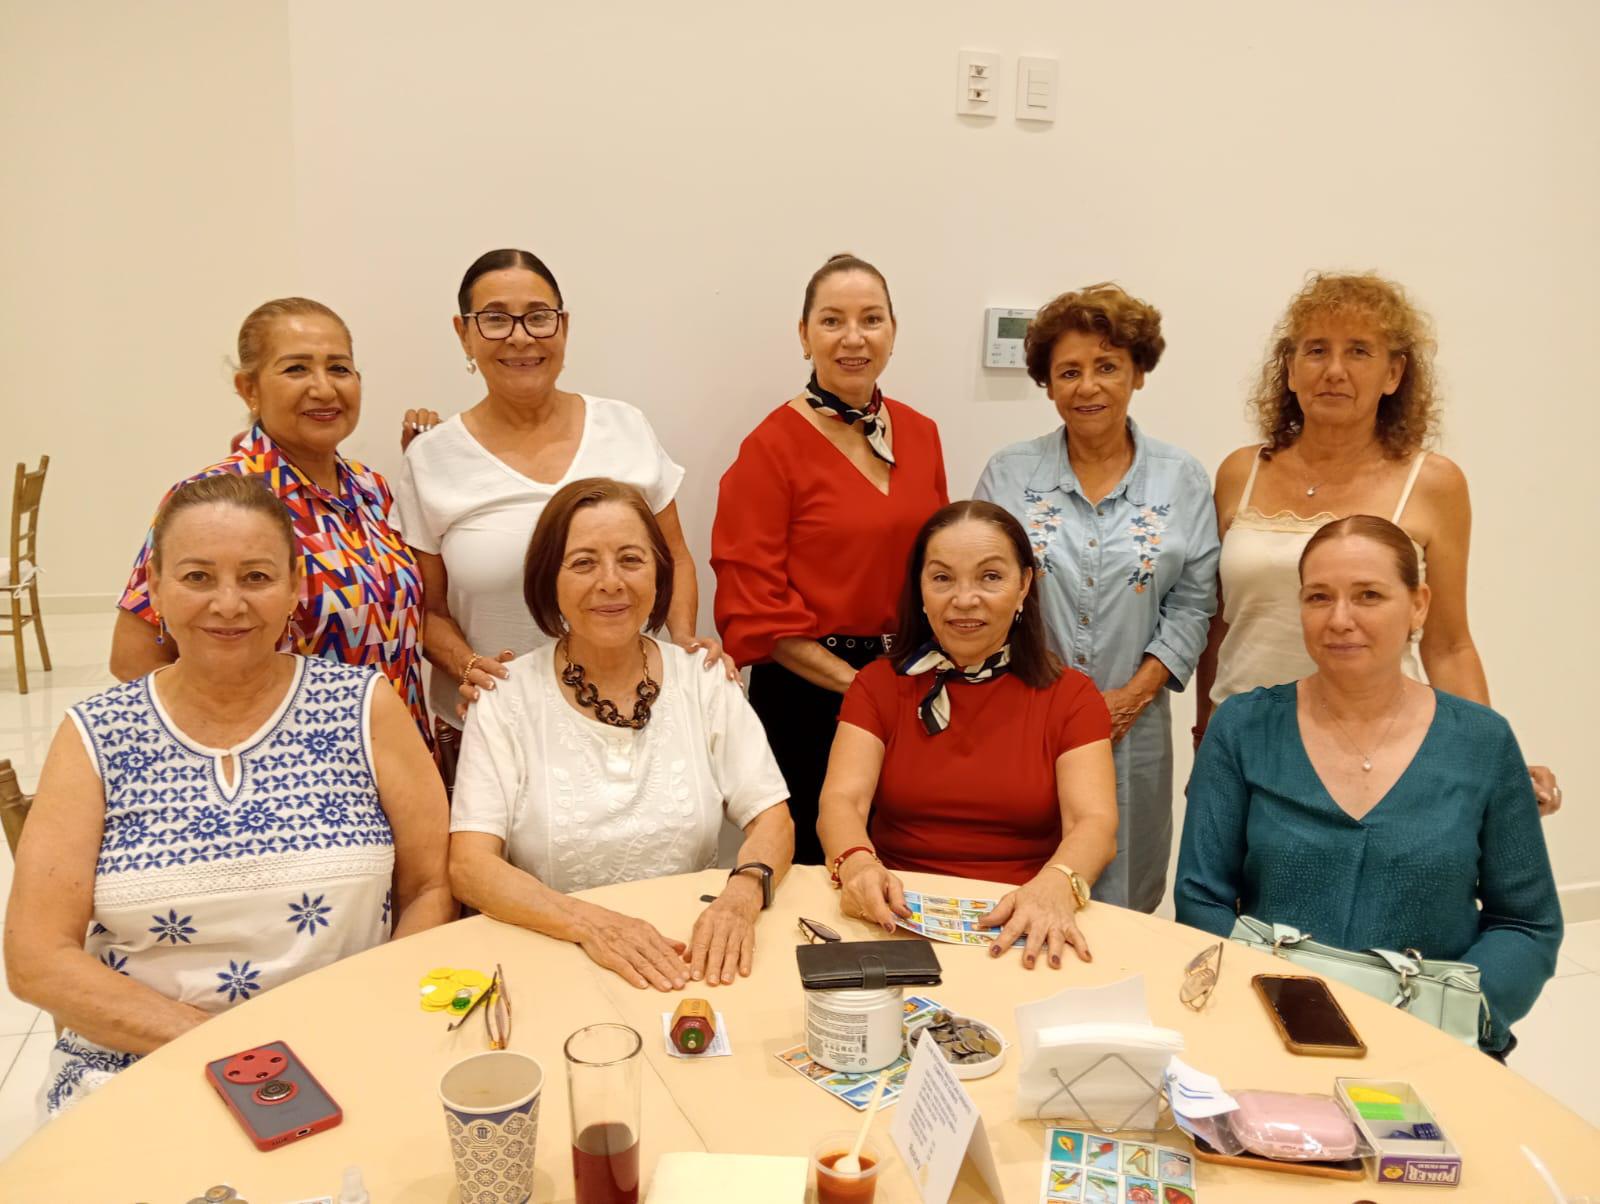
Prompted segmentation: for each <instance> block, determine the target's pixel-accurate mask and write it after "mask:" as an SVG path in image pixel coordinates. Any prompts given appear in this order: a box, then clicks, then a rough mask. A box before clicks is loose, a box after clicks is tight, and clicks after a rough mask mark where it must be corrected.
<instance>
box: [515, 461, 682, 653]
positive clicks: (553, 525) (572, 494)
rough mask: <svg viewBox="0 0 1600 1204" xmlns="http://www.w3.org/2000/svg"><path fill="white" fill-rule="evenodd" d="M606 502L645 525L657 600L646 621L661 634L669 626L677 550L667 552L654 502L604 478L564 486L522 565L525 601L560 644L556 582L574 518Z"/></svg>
mask: <svg viewBox="0 0 1600 1204" xmlns="http://www.w3.org/2000/svg"><path fill="white" fill-rule="evenodd" d="M603 502H621V503H622V504H623V505H624V506H627V507H629V508H630V509H632V511H633V512H634V513H635V514H637V515H638V516H639V521H640V522H642V523H643V524H644V529H645V534H646V536H647V537H648V538H649V540H650V554H651V555H652V556H654V557H655V561H656V601H655V605H654V606H652V607H651V608H650V617H649V619H647V620H646V621H645V630H647V631H658V630H660V628H661V625H662V624H663V623H665V622H666V621H667V611H668V609H669V608H670V607H671V606H672V549H670V548H669V547H667V537H666V536H665V535H663V534H661V524H660V523H658V522H656V516H655V515H654V514H652V513H651V512H650V503H648V502H646V501H645V500H644V495H643V494H642V493H640V492H639V491H638V490H637V489H635V488H634V487H633V486H632V485H624V484H623V483H622V482H621V481H612V480H608V479H607V478H605V477H585V478H584V479H583V480H581V481H574V482H572V484H570V485H565V486H563V487H562V488H561V489H559V490H557V491H556V495H555V496H554V497H553V498H551V499H550V500H549V501H548V502H546V503H545V507H544V513H542V514H540V515H539V522H538V524H537V525H536V526H535V527H534V528H533V538H532V539H530V540H529V541H528V554H527V556H526V557H525V558H524V559H523V562H522V600H523V601H524V602H526V603H527V604H528V613H529V614H531V615H532V616H533V621H534V622H535V623H537V624H538V625H539V630H540V631H542V632H544V633H545V635H547V636H550V637H551V638H552V639H559V638H560V637H561V636H562V634H563V633H564V632H565V631H566V629H567V628H566V623H565V621H564V620H563V619H562V617H561V606H560V604H559V602H558V601H557V597H558V595H557V593H556V578H557V577H558V576H559V575H560V574H561V561H562V560H563V559H564V558H565V557H566V554H567V534H568V532H569V531H571V529H572V519H573V517H574V516H575V515H576V514H577V513H578V511H580V510H585V509H587V508H589V507H590V506H598V505H600V504H601V503H603Z"/></svg>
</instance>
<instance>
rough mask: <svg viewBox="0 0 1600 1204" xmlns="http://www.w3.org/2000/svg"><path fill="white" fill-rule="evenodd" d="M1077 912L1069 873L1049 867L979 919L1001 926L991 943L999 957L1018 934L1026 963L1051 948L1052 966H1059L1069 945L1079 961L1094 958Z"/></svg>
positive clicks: (983, 923)
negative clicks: (1075, 951) (1022, 940)
mask: <svg viewBox="0 0 1600 1204" xmlns="http://www.w3.org/2000/svg"><path fill="white" fill-rule="evenodd" d="M1077 912H1078V899H1077V896H1076V895H1074V894H1073V893H1072V883H1071V882H1070V881H1069V880H1068V878H1067V876H1066V875H1065V874H1062V873H1060V872H1058V871H1056V870H1051V869H1046V870H1045V871H1043V872H1042V873H1041V874H1040V875H1039V876H1038V877H1037V878H1035V879H1034V880H1033V881H1032V882H1029V883H1027V884H1025V885H1023V886H1019V887H1017V889H1016V890H1014V891H1012V892H1011V893H1010V894H1008V895H1006V896H1005V897H1004V898H1003V899H1001V900H1000V902H998V903H996V904H995V906H994V910H993V911H991V912H990V913H989V914H988V915H986V916H984V917H983V918H982V919H981V920H979V921H978V927H979V928H999V929H1000V935H999V937H997V938H996V939H995V942H994V943H993V944H992V945H990V946H989V953H990V955H991V956H993V957H999V956H1000V955H1001V954H1003V953H1005V951H1006V950H1007V949H1009V948H1011V946H1012V945H1014V944H1016V942H1017V938H1019V937H1024V938H1026V943H1025V944H1024V945H1023V947H1022V964H1023V965H1024V966H1026V967H1027V968H1028V969H1030V970H1031V969H1033V966H1034V963H1035V962H1036V961H1038V959H1039V954H1040V953H1041V952H1044V951H1046V950H1048V952H1049V955H1050V965H1051V967H1052V968H1054V969H1059V968H1060V966H1061V958H1062V955H1063V954H1064V953H1065V952H1066V948H1067V946H1068V945H1071V946H1072V947H1073V949H1075V950H1077V953H1078V960H1079V961H1085V962H1087V961H1093V960H1094V959H1093V958H1092V957H1091V956H1090V955H1089V942H1088V940H1086V939H1085V937H1084V935H1083V933H1082V931H1081V930H1080V929H1079V928H1078V922H1077Z"/></svg>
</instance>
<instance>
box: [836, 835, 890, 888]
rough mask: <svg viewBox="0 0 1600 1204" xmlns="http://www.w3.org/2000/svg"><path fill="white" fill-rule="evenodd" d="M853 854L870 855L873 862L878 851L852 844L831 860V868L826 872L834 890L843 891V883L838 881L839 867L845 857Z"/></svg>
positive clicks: (868, 846)
mask: <svg viewBox="0 0 1600 1204" xmlns="http://www.w3.org/2000/svg"><path fill="white" fill-rule="evenodd" d="M854 853H871V854H872V859H873V860H874V861H876V860H878V851H877V850H876V849H874V848H873V847H872V846H871V845H864V844H854V845H851V846H850V847H849V848H848V849H846V850H845V851H844V852H842V853H840V854H839V855H838V856H837V857H835V858H834V859H833V868H832V869H831V870H829V871H828V881H829V882H831V883H833V889H834V890H843V889H844V883H843V882H841V881H840V880H839V867H840V866H841V865H843V864H844V860H845V858H846V857H849V856H851V855H852V854H854Z"/></svg>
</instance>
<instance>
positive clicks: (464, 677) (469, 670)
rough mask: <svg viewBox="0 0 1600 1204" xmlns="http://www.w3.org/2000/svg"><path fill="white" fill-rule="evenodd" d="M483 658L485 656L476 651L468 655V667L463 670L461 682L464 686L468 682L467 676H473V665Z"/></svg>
mask: <svg viewBox="0 0 1600 1204" xmlns="http://www.w3.org/2000/svg"><path fill="white" fill-rule="evenodd" d="M482 659H483V657H481V656H479V655H478V654H477V653H476V652H474V653H473V654H472V655H471V656H469V657H467V667H466V668H465V669H463V670H461V684H462V685H463V686H464V685H466V684H467V678H469V677H471V676H472V666H473V665H476V664H477V663H478V662H479V661H481V660H482Z"/></svg>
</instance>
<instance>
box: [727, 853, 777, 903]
mask: <svg viewBox="0 0 1600 1204" xmlns="http://www.w3.org/2000/svg"><path fill="white" fill-rule="evenodd" d="M746 870H760V871H761V910H762V911H766V910H767V908H769V907H771V906H772V867H771V866H770V865H768V864H767V863H766V862H764V861H746V862H745V863H744V864H743V865H736V866H734V867H733V868H732V869H731V870H729V871H728V881H729V882H732V881H733V876H734V875H735V874H742V873H744V872H745V871H746Z"/></svg>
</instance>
